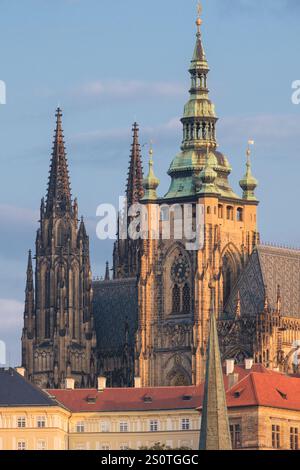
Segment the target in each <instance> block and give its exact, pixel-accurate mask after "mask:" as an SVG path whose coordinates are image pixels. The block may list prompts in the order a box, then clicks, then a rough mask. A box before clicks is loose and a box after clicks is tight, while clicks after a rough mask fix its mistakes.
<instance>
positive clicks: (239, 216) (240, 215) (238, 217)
mask: <svg viewBox="0 0 300 470" xmlns="http://www.w3.org/2000/svg"><path fill="white" fill-rule="evenodd" d="M236 220H237V221H238V222H243V209H242V208H241V207H238V209H237V211H236Z"/></svg>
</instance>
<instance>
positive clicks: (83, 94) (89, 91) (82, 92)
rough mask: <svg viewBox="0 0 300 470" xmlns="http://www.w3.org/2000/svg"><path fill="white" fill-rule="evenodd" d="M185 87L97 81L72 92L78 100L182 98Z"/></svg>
mask: <svg viewBox="0 0 300 470" xmlns="http://www.w3.org/2000/svg"><path fill="white" fill-rule="evenodd" d="M185 92H186V90H185V87H184V86H183V85H182V84H180V83H175V82H147V81H141V80H107V81H104V80H97V81H93V82H89V83H86V84H84V85H82V86H79V87H77V88H75V89H74V90H72V92H71V94H72V95H73V96H75V97H78V98H110V99H111V98H113V97H116V98H131V97H137V96H138V97H140V96H147V97H149V96H150V97H154V96H156V97H174V96H182V95H183V94H184V93H185Z"/></svg>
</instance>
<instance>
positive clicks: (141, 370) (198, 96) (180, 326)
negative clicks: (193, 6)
mask: <svg viewBox="0 0 300 470" xmlns="http://www.w3.org/2000/svg"><path fill="white" fill-rule="evenodd" d="M196 26H197V32H196V44H195V48H194V53H193V57H192V61H191V65H190V68H189V73H190V75H191V87H190V97H189V100H188V102H187V104H186V105H185V107H184V114H183V117H182V119H181V122H182V125H183V139H182V144H181V151H180V152H179V153H178V154H177V155H176V156H175V158H174V159H173V161H172V163H171V165H170V169H169V172H168V174H169V176H170V177H171V184H170V188H169V190H168V192H167V194H166V195H165V196H164V197H162V198H160V197H157V195H156V188H157V184H156V183H157V181H156V180H155V181H156V182H155V185H154V186H155V188H154V189H155V194H154V193H153V190H152V191H149V187H150V189H151V188H153V184H154V183H153V181H154V180H153V175H152V176H151V175H150V176H151V178H150V180H151V181H150V183H151V184H150V183H149V177H148V179H145V181H144V189H145V196H144V198H143V199H142V202H143V203H144V204H145V205H146V207H147V209H148V214H149V213H152V214H153V212H155V210H156V209H155V207H157V206H159V210H160V218H159V234H160V236H159V239H157V237H155V239H154V238H153V237H152V234H153V233H154V232H155V231H153V230H150V231H149V239H148V240H145V241H143V249H142V257H141V270H140V278H139V312H140V313H139V315H140V318H139V327H138V333H137V337H136V372H135V373H136V376H140V377H141V380H142V384H143V386H158V385H160V386H168V385H188V384H199V383H201V382H202V381H203V380H204V376H205V362H206V357H205V355H206V350H207V342H208V330H209V318H210V310H211V290H212V289H213V298H214V305H215V307H214V308H215V310H216V317H217V318H218V316H220V315H221V314H222V312H223V310H224V308H225V306H226V302H227V299H228V297H229V294H230V292H231V290H232V288H233V285H234V283H235V281H236V279H237V277H238V275H239V273H240V271H241V270H242V269H243V267H244V266H245V263H246V262H247V260H248V258H249V256H250V254H251V253H252V251H253V249H254V247H255V246H256V244H257V243H258V241H259V234H258V231H257V220H256V213H257V205H258V200H257V199H256V197H255V193H254V191H255V188H256V186H257V184H258V183H257V181H256V179H255V178H254V177H253V176H252V173H251V164H250V147H249V148H248V150H247V171H246V175H245V177H244V178H243V179H242V180H241V182H240V185H241V187H242V189H243V195H242V196H239V195H237V194H236V193H235V192H234V191H233V190H232V188H231V186H230V182H229V175H230V173H231V171H232V169H231V167H230V164H229V161H228V159H227V157H226V156H225V155H224V154H223V153H221V152H220V151H219V148H218V142H217V135H216V126H217V121H218V118H217V115H216V112H215V107H214V104H213V103H212V101H211V100H210V97H209V89H208V74H209V66H208V62H207V58H206V54H205V51H204V47H203V43H202V32H201V28H202V19H201V17H200V14H199V16H198V18H197V21H196ZM250 143H252V142H250ZM187 209H188V210H187ZM185 210H187V213H188V214H189V215H188V217H187V219H186V218H185V217H184V214H185ZM197 214H198V215H199V214H201V217H200V219H199V218H198V219H197ZM148 218H149V215H148ZM151 220H152V219H151ZM187 221H189V222H191V223H192V226H193V230H194V233H195V232H196V233H197V234H198V233H200V232H201V237H200V239H201V240H200V242H199V243H198V245H194V247H191V244H190V243H189V242H190V238H189V237H187V235H186V231H185V226H186V222H187ZM166 225H168V227H169V233H170V237H169V238H167V237H163V235H162V234H163V232H164V231H165V228H166Z"/></svg>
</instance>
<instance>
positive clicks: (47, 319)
mask: <svg viewBox="0 0 300 470" xmlns="http://www.w3.org/2000/svg"><path fill="white" fill-rule="evenodd" d="M45 338H46V339H49V338H50V312H49V310H46V313H45Z"/></svg>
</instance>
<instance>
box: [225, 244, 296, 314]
mask: <svg viewBox="0 0 300 470" xmlns="http://www.w3.org/2000/svg"><path fill="white" fill-rule="evenodd" d="M265 286H266V290H267V297H268V301H269V305H270V307H271V308H272V309H275V308H276V301H277V289H278V286H280V294H281V303H282V309H281V314H282V315H283V316H286V317H296V318H300V250H292V249H287V248H279V247H273V246H266V245H260V246H258V247H257V248H256V249H255V250H254V252H253V253H252V255H251V257H250V260H249V262H248V264H247V266H246V267H245V269H244V270H243V271H242V273H241V275H240V277H239V279H238V281H237V283H236V285H235V286H234V288H233V291H232V294H231V296H230V298H229V301H228V303H227V305H226V308H225V311H226V313H227V314H229V316H233V315H234V312H235V307H236V299H237V294H238V291H240V295H241V314H242V315H247V316H252V315H255V314H256V313H258V312H261V311H262V310H263V307H264V300H265Z"/></svg>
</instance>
